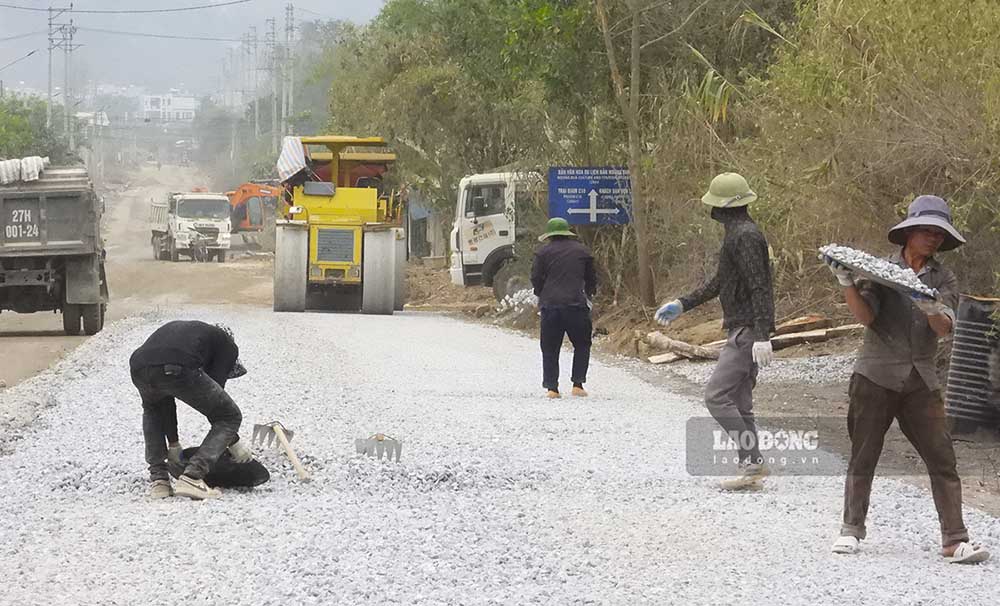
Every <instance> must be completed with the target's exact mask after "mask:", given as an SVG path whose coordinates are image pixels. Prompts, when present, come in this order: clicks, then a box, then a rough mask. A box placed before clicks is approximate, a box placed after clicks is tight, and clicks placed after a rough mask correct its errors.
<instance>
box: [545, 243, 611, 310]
mask: <svg viewBox="0 0 1000 606" xmlns="http://www.w3.org/2000/svg"><path fill="white" fill-rule="evenodd" d="M531 285H532V286H534V287H535V295H537V296H538V306H539V307H540V308H545V307H560V306H562V307H567V306H572V307H586V306H587V298H588V297H593V296H594V293H596V292H597V273H596V272H595V271H594V257H593V256H592V255H591V254H590V251H589V250H587V247H586V246H584V245H583V244H581V243H580V242H579V241H578V240H577V239H575V238H568V237H553V238H552V239H551V240H549V242H548V243H547V244H545V245H544V246H542V247H541V248H539V249H538V250H537V251H535V259H534V262H533V263H532V265H531Z"/></svg>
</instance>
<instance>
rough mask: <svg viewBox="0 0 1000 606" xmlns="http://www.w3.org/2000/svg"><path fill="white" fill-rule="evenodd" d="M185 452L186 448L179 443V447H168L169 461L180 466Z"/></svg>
mask: <svg viewBox="0 0 1000 606" xmlns="http://www.w3.org/2000/svg"><path fill="white" fill-rule="evenodd" d="M183 451H184V447H183V446H181V445H180V444H179V443H178V444H177V446H167V460H168V461H170V462H171V463H176V464H178V465H180V463H181V453H182V452H183Z"/></svg>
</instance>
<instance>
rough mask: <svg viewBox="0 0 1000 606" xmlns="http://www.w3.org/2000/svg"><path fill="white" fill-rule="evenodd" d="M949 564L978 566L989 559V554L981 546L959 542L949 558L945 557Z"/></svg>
mask: <svg viewBox="0 0 1000 606" xmlns="http://www.w3.org/2000/svg"><path fill="white" fill-rule="evenodd" d="M944 559H945V561H947V562H948V563H950V564H978V563H980V562H985V561H986V560H988V559H990V552H989V550H987V549H986V548H985V547H983V546H982V545H976V544H973V543H966V542H964V541H963V542H961V543H959V544H958V548H957V549H956V550H955V553H954V554H952V555H951V556H945V558H944Z"/></svg>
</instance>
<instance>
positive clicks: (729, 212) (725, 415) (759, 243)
mask: <svg viewBox="0 0 1000 606" xmlns="http://www.w3.org/2000/svg"><path fill="white" fill-rule="evenodd" d="M756 199H757V194H756V193H754V191H753V190H752V189H750V185H749V184H748V183H747V180H746V179H744V178H743V176H742V175H739V174H736V173H722V174H720V175H717V176H716V177H715V178H714V179H712V183H711V184H710V185H709V187H708V191H707V192H706V193H705V195H704V196H702V197H701V201H702V202H704V203H705V204H706V205H708V206H710V207H712V218H713V219H715V220H716V221H718V222H719V223H722V226H723V228H725V236H724V238H723V242H722V250H721V252H720V253H719V268H718V270H717V272H716V274H715V275H714V276H712V277H711V278H710V279H709V280H708V281H707V282H706V283H705V284H704V285H702V286H701V287H699V288H697V289H696V290H694V291H693V292H691V293H690V294H688V295H686V296H683V297H680V298H677V299H674V300H672V301H670V302H668V303H666V304H664V305H663V306H662V307H660V309H658V310H657V311H656V321H657V322H659V323H660V324H663V325H667V324H670V323H671V322H673V321H674V320H676V319H677V318H679V317H680V315H681V314H682V313H684V312H686V311H690V310H691V309H694V308H695V307H697V306H699V305H701V304H702V303H705V302H707V301H710V300H712V299H714V298H716V297H718V298H719V301H720V302H721V303H722V315H723V327H724V328H725V329H726V330H727V331H728V338H727V340H726V345H725V346H724V347H723V348H722V352H721V353H720V355H719V362H718V364H716V366H715V370H714V371H713V372H712V378H711V379H709V381H708V384H707V385H706V386H705V404H706V406H707V407H708V410H709V412H710V413H711V415H712V416H713V417H714V418H715V420H716V421H717V422H718V423H719V425H720V426H722V428H723V429H724V430H726V432H727V433H728V434H729V435H730V436H733V435H736V436H739V437H740V439H739V440H737V444H738V445H739V446H740V461H741V464H740V475H739V477H737V478H735V479H730V480H726V481H724V482H722V488H723V489H725V490H745V489H753V488H757V487H759V485H760V482H761V480H762V479H763V478H764V476H765V475H767V469H766V467H765V466H764V463H763V457H762V456H761V452H760V448H759V447H758V444H757V427H756V423H755V421H754V414H753V388H754V386H756V384H757V370H758V368H759V367H761V366H767V365H768V364H769V363H770V362H771V360H772V358H773V356H774V351H773V348H772V347H771V340H770V334H771V332H772V331H773V330H774V288H773V285H772V279H771V263H770V256H769V254H768V246H767V240H766V239H765V238H764V234H763V233H762V232H761V230H760V228H758V227H757V224H756V223H754V221H753V219H751V218H750V213H749V212H748V211H747V205H748V204H750V203H751V202H753V201H754V200H756Z"/></svg>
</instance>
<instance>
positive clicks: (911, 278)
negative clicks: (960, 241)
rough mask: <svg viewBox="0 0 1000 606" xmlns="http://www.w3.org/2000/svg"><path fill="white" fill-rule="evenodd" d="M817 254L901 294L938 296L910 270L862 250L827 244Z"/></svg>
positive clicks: (933, 297)
mask: <svg viewBox="0 0 1000 606" xmlns="http://www.w3.org/2000/svg"><path fill="white" fill-rule="evenodd" d="M819 252H820V255H821V256H825V257H830V258H831V259H833V260H834V261H836V262H837V263H840V264H841V265H843V266H844V267H847V268H848V269H850V270H851V271H853V272H854V273H855V274H856V275H858V276H861V277H864V278H868V279H869V280H871V281H873V282H877V283H879V284H881V285H883V286H887V287H889V288H891V289H893V290H897V291H899V292H901V293H903V294H906V295H914V294H916V295H919V296H922V297H930V298H932V299H936V298H937V296H938V291H937V290H936V289H934V288H931V287H930V286H927V285H926V284H924V283H923V282H921V281H920V278H918V277H917V274H915V273H914V272H913V270H912V269H910V268H903V267H900V266H898V265H896V264H895V263H891V262H889V261H887V260H885V259H881V258H879V257H876V256H875V255H871V254H868V253H866V252H865V251H863V250H857V249H855V248H851V247H849V246H840V245H839V244H827V245H826V246H822V247H820V249H819Z"/></svg>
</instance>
